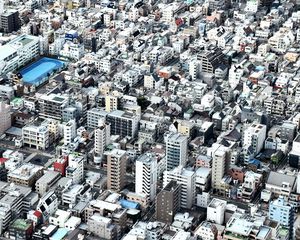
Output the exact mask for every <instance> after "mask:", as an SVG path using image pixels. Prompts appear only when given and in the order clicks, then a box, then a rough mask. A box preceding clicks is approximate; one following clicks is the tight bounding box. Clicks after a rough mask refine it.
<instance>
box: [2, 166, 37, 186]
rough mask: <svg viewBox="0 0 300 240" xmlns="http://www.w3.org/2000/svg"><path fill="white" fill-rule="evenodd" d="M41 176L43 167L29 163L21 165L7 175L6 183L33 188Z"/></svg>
mask: <svg viewBox="0 0 300 240" xmlns="http://www.w3.org/2000/svg"><path fill="white" fill-rule="evenodd" d="M42 175H43V167H41V166H37V165H34V164H31V163H26V164H23V165H21V166H20V167H19V168H17V169H15V170H13V171H11V172H10V173H9V174H8V175H7V181H8V182H11V183H15V184H18V185H21V186H27V187H33V186H34V185H35V183H36V181H37V180H38V179H39V178H40V177H41V176H42Z"/></svg>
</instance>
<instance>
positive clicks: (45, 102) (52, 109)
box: [38, 93, 69, 121]
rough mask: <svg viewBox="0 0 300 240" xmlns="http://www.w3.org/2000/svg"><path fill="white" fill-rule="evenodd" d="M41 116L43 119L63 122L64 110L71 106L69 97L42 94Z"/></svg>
mask: <svg viewBox="0 0 300 240" xmlns="http://www.w3.org/2000/svg"><path fill="white" fill-rule="evenodd" d="M38 101H39V105H38V109H39V116H40V117H41V118H51V119H55V120H59V121H60V120H61V119H62V117H63V110H64V108H65V107H67V105H68V104H69V97H67V96H64V95H58V94H54V93H51V94H49V95H47V94H42V95H41V96H40V97H39V98H38Z"/></svg>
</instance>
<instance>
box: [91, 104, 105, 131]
mask: <svg viewBox="0 0 300 240" xmlns="http://www.w3.org/2000/svg"><path fill="white" fill-rule="evenodd" d="M106 115H107V112H106V111H103V110H99V109H97V108H92V109H90V110H88V111H87V126H88V128H91V129H95V128H97V127H98V126H99V120H100V119H102V121H105V119H106Z"/></svg>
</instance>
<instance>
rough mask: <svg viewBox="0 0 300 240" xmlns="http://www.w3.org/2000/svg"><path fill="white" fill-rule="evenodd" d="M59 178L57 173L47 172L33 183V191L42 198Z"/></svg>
mask: <svg viewBox="0 0 300 240" xmlns="http://www.w3.org/2000/svg"><path fill="white" fill-rule="evenodd" d="M60 178H61V175H60V174H59V172H55V171H47V172H46V173H45V174H44V175H43V176H42V177H41V178H40V179H38V180H37V181H36V183H35V190H36V191H37V192H38V193H39V195H40V196H43V195H44V194H45V193H46V192H47V191H48V190H49V189H50V188H51V187H53V186H54V185H55V184H56V182H57V181H58V180H59V179H60Z"/></svg>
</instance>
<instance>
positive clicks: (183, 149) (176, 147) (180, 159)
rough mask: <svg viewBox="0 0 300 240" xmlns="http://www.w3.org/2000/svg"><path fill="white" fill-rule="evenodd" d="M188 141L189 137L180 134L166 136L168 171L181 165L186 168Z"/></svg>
mask: <svg viewBox="0 0 300 240" xmlns="http://www.w3.org/2000/svg"><path fill="white" fill-rule="evenodd" d="M187 140H188V137H187V136H185V135H182V134H179V133H174V134H169V135H167V136H166V138H165V142H166V164H167V166H166V168H167V170H168V171H169V170H172V169H174V168H175V167H177V166H179V165H182V166H185V164H186V161H187Z"/></svg>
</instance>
